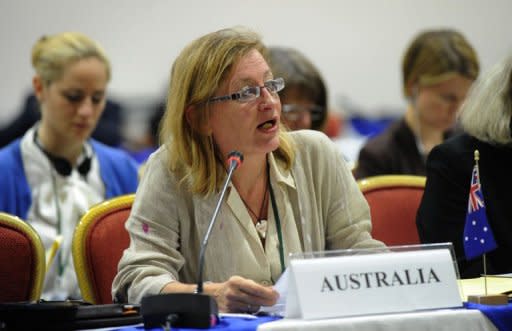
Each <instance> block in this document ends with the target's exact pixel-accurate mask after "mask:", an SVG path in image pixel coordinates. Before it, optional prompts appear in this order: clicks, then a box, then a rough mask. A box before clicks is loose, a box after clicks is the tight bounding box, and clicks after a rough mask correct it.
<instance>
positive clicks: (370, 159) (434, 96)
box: [354, 29, 479, 179]
mask: <svg viewBox="0 0 512 331" xmlns="http://www.w3.org/2000/svg"><path fill="white" fill-rule="evenodd" d="M478 72H479V64H478V58H477V55H476V52H475V50H474V49H473V47H472V46H471V45H470V44H469V42H468V41H467V40H466V39H465V38H464V36H463V35H462V34H460V33H459V32H457V31H455V30H449V29H448V30H432V31H425V32H422V33H420V34H419V35H418V36H417V37H416V38H415V39H414V40H413V41H412V43H411V45H410V46H409V47H408V49H407V51H406V52H405V55H404V58H403V62H402V74H403V91H404V95H405V97H406V99H407V100H408V103H409V105H408V107H407V111H406V113H405V116H404V117H403V118H402V119H400V120H399V121H397V122H395V123H393V124H391V126H390V127H389V128H388V129H387V130H386V131H384V132H383V133H381V134H380V135H378V136H376V137H374V138H371V139H370V140H369V141H368V142H367V143H366V144H365V145H364V146H363V148H362V149H361V151H360V152H359V158H358V161H357V164H356V169H355V172H354V174H355V176H356V178H358V179H359V178H364V177H369V176H375V175H385V174H409V175H425V161H426V158H427V155H428V153H429V152H430V150H431V149H432V148H433V147H434V146H436V145H438V144H440V143H442V142H443V141H444V140H445V139H446V138H448V137H450V136H452V135H453V133H454V126H455V123H456V114H457V110H458V108H459V106H460V104H461V103H462V101H463V100H464V98H465V96H466V93H467V91H468V89H469V87H470V86H471V84H472V83H473V81H474V80H475V79H476V78H477V76H478Z"/></svg>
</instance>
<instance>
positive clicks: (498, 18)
mask: <svg viewBox="0 0 512 331" xmlns="http://www.w3.org/2000/svg"><path fill="white" fill-rule="evenodd" d="M511 13H512V1H511V0H428V1H423V0H259V1H244V0H237V1H235V0H215V1H206V0H205V1H200V0H186V1H177V0H108V1H106V0H88V1H75V0H45V1H40V0H0V41H1V51H0V71H1V73H2V75H1V83H0V86H1V87H0V127H1V126H2V125H5V124H6V123H8V122H9V120H10V119H12V118H13V117H14V116H15V115H16V113H17V112H18V111H20V108H21V107H22V103H23V100H24V98H25V97H26V95H27V94H28V93H29V92H30V89H31V85H30V84H31V78H32V75H33V69H32V67H31V64H30V51H31V47H32V45H33V43H34V42H35V40H36V39H38V38H39V37H40V36H42V35H43V34H52V33H56V32H61V31H64V30H74V31H81V32H84V33H86V34H88V35H90V36H91V37H93V38H94V39H96V40H98V41H99V42H100V43H101V44H102V45H103V46H104V47H105V48H106V51H107V53H108V54H109V55H110V58H111V61H112V64H113V79H112V81H111V84H110V86H109V95H110V96H112V97H114V98H115V99H116V100H119V101H121V102H122V103H123V105H125V106H126V109H127V112H128V113H129V114H128V115H129V116H128V118H131V121H128V122H129V123H132V127H131V129H127V130H128V131H127V133H128V134H136V131H137V125H136V124H134V123H140V122H141V121H140V119H143V118H145V116H147V113H148V112H149V111H150V110H149V107H148V105H150V104H154V103H156V102H158V101H159V100H162V99H163V97H164V95H165V90H166V84H167V80H168V74H169V69H170V66H171V63H172V61H173V60H174V58H175V56H176V55H177V54H178V52H179V51H180V50H181V49H182V48H183V47H184V46H185V45H186V44H187V43H188V42H190V41H191V40H192V39H194V38H196V37H198V36H200V35H202V34H205V33H207V32H211V31H214V30H217V29H220V28H223V27H229V26H233V25H246V26H249V27H252V28H253V29H255V30H256V31H258V32H259V33H261V34H262V36H263V38H264V41H265V42H266V43H267V44H268V45H284V46H292V47H295V48H297V49H299V50H300V51H302V52H303V53H305V54H306V55H307V56H309V57H310V59H311V60H312V61H313V63H315V64H316V65H317V67H318V68H319V69H320V71H321V72H322V74H323V76H324V78H325V81H326V83H327V85H328V88H329V93H330V96H329V97H330V103H331V105H332V106H333V107H334V108H335V109H338V110H343V111H344V112H345V114H346V115H347V116H353V115H354V114H355V115H363V116H367V117H379V116H383V115H400V114H401V113H402V112H403V111H404V107H405V101H404V100H403V97H402V94H401V78H400V71H401V68H400V63H401V57H402V53H403V51H404V49H405V47H406V46H407V45H408V43H409V42H410V40H411V39H412V38H413V36H414V35H415V34H417V33H418V32H419V31H420V30H422V29H425V28H429V29H430V28H439V27H452V28H456V29H458V30H460V31H461V32H462V33H463V34H465V36H466V37H467V39H468V40H469V41H470V42H471V43H472V44H473V45H474V46H475V48H476V50H477V52H478V54H479V57H480V60H481V64H482V69H484V70H485V69H487V68H488V67H489V66H490V65H491V64H493V63H494V62H496V61H498V59H500V58H501V57H503V56H504V55H505V54H506V53H507V52H508V51H510V50H512V38H511V37H510V32H511V31H512V20H511V19H510V15H511ZM134 119H135V120H134Z"/></svg>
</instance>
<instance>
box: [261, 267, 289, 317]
mask: <svg viewBox="0 0 512 331" xmlns="http://www.w3.org/2000/svg"><path fill="white" fill-rule="evenodd" d="M273 288H274V290H276V291H277V293H279V299H278V300H277V302H276V304H275V305H273V306H263V307H261V308H260V310H259V311H258V312H262V313H265V314H268V315H273V316H284V313H285V307H286V297H287V295H288V268H286V270H285V271H284V272H283V274H282V275H281V277H279V279H278V280H277V282H276V283H275V285H274V286H273Z"/></svg>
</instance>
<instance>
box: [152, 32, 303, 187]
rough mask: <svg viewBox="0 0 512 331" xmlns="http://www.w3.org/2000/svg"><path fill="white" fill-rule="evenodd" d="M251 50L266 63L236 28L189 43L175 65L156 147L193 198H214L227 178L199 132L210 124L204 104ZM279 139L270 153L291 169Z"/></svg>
mask: <svg viewBox="0 0 512 331" xmlns="http://www.w3.org/2000/svg"><path fill="white" fill-rule="evenodd" d="M252 50H257V51H258V52H260V53H261V54H262V55H263V56H264V57H265V59H267V48H266V47H265V45H264V44H263V43H262V41H261V39H260V36H259V35H258V34H256V33H255V32H253V31H251V30H249V29H247V28H243V27H235V28H229V29H223V30H219V31H216V32H213V33H210V34H207V35H205V36H202V37H200V38H198V39H196V40H194V41H193V42H192V43H190V44H189V45H188V46H187V47H185V49H183V51H182V52H181V53H180V54H179V55H178V57H177V58H176V60H175V61H174V64H173V66H172V69H171V79H170V84H169V91H168V94H167V105H166V111H165V114H164V116H163V119H162V129H161V132H160V141H161V142H162V144H164V145H165V147H166V149H167V153H168V156H169V157H168V159H169V164H168V167H169V170H170V171H173V172H175V173H176V175H177V176H178V178H179V181H180V184H181V185H186V187H187V189H188V190H189V191H190V192H192V193H198V194H202V195H209V194H213V193H214V192H216V191H217V190H218V189H219V188H220V185H221V184H222V181H223V179H224V177H225V176H226V170H225V167H224V161H223V160H224V158H225V157H226V156H225V155H219V154H220V153H219V151H218V149H217V147H216V146H215V144H214V142H213V138H212V136H211V135H209V134H207V133H204V132H201V130H200V129H199V128H200V127H201V126H202V125H204V123H208V120H209V106H208V103H207V102H206V101H207V100H208V99H209V98H210V97H212V96H213V95H214V93H215V91H216V90H217V89H218V87H219V86H220V85H221V83H222V82H223V81H224V80H225V79H226V78H227V77H228V75H229V73H230V71H231V69H232V68H233V66H234V65H235V64H236V63H237V62H238V61H239V60H240V59H241V58H242V57H243V56H245V55H247V54H248V53H249V52H250V51H252ZM188 107H194V110H193V111H194V113H195V116H193V117H194V122H195V123H189V122H188V121H187V119H186V109H187V108H188ZM282 130H284V129H282ZM279 138H280V146H279V148H278V149H277V150H276V151H275V153H276V155H277V157H279V158H281V159H282V160H283V161H284V162H285V164H286V166H287V167H290V166H291V163H292V161H293V158H294V152H293V149H292V142H291V140H290V139H291V138H290V137H289V135H287V133H286V132H284V131H280V132H279Z"/></svg>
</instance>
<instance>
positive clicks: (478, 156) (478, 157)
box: [474, 149, 487, 295]
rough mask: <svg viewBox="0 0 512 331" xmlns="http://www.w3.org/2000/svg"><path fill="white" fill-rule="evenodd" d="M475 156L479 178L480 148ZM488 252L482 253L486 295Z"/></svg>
mask: <svg viewBox="0 0 512 331" xmlns="http://www.w3.org/2000/svg"><path fill="white" fill-rule="evenodd" d="M474 158H475V164H476V174H477V176H478V178H480V166H479V164H478V161H479V160H480V152H479V151H478V149H475V152H474ZM486 255H487V254H486V253H484V254H483V255H482V262H483V264H484V291H485V295H487V259H486Z"/></svg>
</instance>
